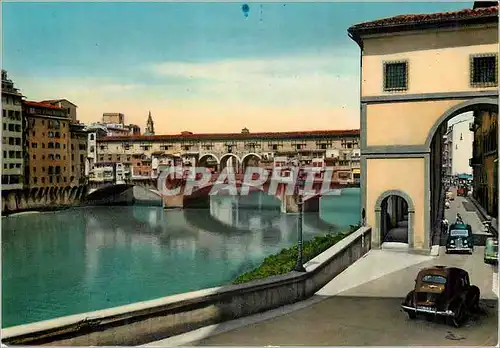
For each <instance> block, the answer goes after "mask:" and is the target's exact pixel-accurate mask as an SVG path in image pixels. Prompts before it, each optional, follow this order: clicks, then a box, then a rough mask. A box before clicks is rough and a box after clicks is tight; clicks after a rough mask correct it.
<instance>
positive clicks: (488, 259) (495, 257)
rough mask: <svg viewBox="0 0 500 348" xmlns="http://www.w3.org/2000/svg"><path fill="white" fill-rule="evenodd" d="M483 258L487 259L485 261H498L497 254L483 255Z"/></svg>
mask: <svg viewBox="0 0 500 348" xmlns="http://www.w3.org/2000/svg"><path fill="white" fill-rule="evenodd" d="M484 259H485V260H487V261H493V262H498V256H497V255H484Z"/></svg>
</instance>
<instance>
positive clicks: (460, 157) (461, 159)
mask: <svg viewBox="0 0 500 348" xmlns="http://www.w3.org/2000/svg"><path fill="white" fill-rule="evenodd" d="M461 121H464V122H461ZM472 121H473V114H472V112H467V113H464V114H461V115H458V116H456V117H454V118H452V119H451V120H450V121H449V122H448V125H449V126H451V125H453V133H452V134H453V145H452V146H453V148H452V168H451V172H452V174H462V173H466V174H472V168H471V167H469V158H471V157H472V142H473V140H474V134H473V133H472V132H471V131H470V130H469V123H470V122H472ZM457 122H460V123H457Z"/></svg>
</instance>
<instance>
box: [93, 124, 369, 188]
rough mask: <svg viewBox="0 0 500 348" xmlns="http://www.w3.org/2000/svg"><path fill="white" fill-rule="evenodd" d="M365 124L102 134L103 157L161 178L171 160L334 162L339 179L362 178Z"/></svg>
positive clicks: (235, 164) (234, 166)
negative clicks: (309, 128)
mask: <svg viewBox="0 0 500 348" xmlns="http://www.w3.org/2000/svg"><path fill="white" fill-rule="evenodd" d="M359 134H360V132H359V130H329V131H304V132H263V133H251V132H250V131H249V130H248V129H244V130H243V131H242V132H241V133H212V134H195V133H192V132H188V131H184V132H182V133H181V134H177V135H154V136H146V135H144V136H134V137H131V136H126V137H125V136H123V137H109V136H107V137H102V138H98V139H97V151H98V156H97V162H112V163H123V165H124V172H126V173H127V174H125V175H124V177H125V179H147V178H156V177H158V175H159V172H160V171H161V168H164V167H165V166H171V165H185V166H204V167H207V168H210V169H212V170H214V171H220V170H222V169H224V168H229V169H230V170H232V171H234V172H243V171H244V170H245V168H246V167H248V166H261V167H272V166H273V165H279V166H288V165H293V164H294V163H295V164H300V165H302V166H316V167H318V166H320V167H323V166H325V165H326V166H333V167H334V171H335V172H334V174H333V180H334V181H338V182H341V183H354V182H359V181H360V173H361V169H360V159H361V153H360V150H359V141H360V138H359Z"/></svg>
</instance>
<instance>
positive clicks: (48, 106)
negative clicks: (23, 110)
mask: <svg viewBox="0 0 500 348" xmlns="http://www.w3.org/2000/svg"><path fill="white" fill-rule="evenodd" d="M23 104H24V105H27V106H34V107H38V108H46V109H54V110H63V109H62V108H60V107H58V106H55V105H52V104H48V103H46V102H36V101H29V100H23Z"/></svg>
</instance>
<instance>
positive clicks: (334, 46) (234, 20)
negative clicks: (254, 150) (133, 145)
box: [2, 2, 472, 133]
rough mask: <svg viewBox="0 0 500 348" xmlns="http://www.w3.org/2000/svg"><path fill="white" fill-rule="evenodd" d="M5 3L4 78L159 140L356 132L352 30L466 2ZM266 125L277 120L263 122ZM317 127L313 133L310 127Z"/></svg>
mask: <svg viewBox="0 0 500 348" xmlns="http://www.w3.org/2000/svg"><path fill="white" fill-rule="evenodd" d="M242 4H243V3H3V5H2V11H3V50H2V52H3V57H2V58H3V59H2V60H3V63H2V64H3V68H5V69H7V70H8V72H9V74H10V76H11V77H12V78H13V79H14V80H15V81H16V83H17V85H18V87H19V88H21V90H22V92H23V93H24V94H25V95H26V96H27V97H28V99H33V100H39V99H44V98H51V99H52V98H68V99H70V100H72V101H73V102H75V103H76V104H77V105H78V106H79V118H80V119H82V120H83V121H86V122H88V121H97V120H99V118H100V114H102V112H109V111H117V112H124V113H125V114H126V117H127V118H128V121H129V122H134V123H138V124H139V125H141V126H144V123H145V121H146V117H147V112H148V110H150V109H151V110H152V112H153V117H154V118H155V121H156V123H157V128H158V131H159V132H160V133H176V132H178V131H180V130H183V129H189V130H192V131H196V132H203V131H206V132H215V131H235V132H237V131H239V130H240V129H241V128H243V127H245V126H246V127H248V128H250V130H251V131H258V130H271V131H272V130H285V129H290V130H295V129H315V128H330V129H336V128H345V127H357V126H359V118H358V116H359V115H358V114H359V105H358V102H359V100H358V98H359V86H358V83H359V48H358V47H357V45H356V44H355V43H354V42H352V41H351V40H350V39H349V38H348V36H347V33H346V30H347V28H348V27H349V26H351V25H352V24H355V23H359V22H363V21H369V20H374V19H378V18H382V17H389V16H393V15H398V14H404V13H425V12H441V11H450V10H456V9H460V8H466V7H471V6H472V5H471V3H464V2H462V3H445V2H434V3H422V2H420V3H373V2H371V3H286V4H283V3H263V4H260V3H249V5H250V13H249V16H248V18H245V17H244V16H243V13H242V9H241V6H242ZM270 117H272V119H270ZM315 119H316V120H317V121H318V122H317V123H314V122H313V123H312V122H311V120H315Z"/></svg>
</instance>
